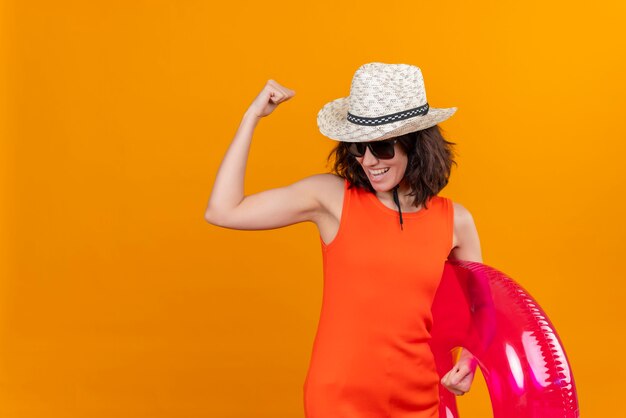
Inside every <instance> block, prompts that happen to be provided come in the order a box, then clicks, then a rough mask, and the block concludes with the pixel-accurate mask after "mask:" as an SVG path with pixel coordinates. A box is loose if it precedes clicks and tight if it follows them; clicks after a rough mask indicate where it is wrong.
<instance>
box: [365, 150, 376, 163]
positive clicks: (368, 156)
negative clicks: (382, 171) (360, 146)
mask: <svg viewBox="0 0 626 418" xmlns="http://www.w3.org/2000/svg"><path fill="white" fill-rule="evenodd" d="M376 164H378V158H376V157H374V155H372V151H371V150H370V147H365V154H363V165H366V166H373V165H376Z"/></svg>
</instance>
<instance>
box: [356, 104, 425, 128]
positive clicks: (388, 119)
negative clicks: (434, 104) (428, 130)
mask: <svg viewBox="0 0 626 418" xmlns="http://www.w3.org/2000/svg"><path fill="white" fill-rule="evenodd" d="M427 113H428V103H426V104H425V105H422V106H419V107H416V108H413V109H409V110H404V111H402V112H398V113H392V114H391V115H385V116H379V117H377V118H366V117H363V116H355V115H353V114H352V113H350V112H348V117H347V119H348V121H349V122H352V123H354V124H356V125H365V126H375V125H385V124H387V123H392V122H397V121H399V120H404V119H408V118H412V117H413V116H417V115H425V114H427Z"/></svg>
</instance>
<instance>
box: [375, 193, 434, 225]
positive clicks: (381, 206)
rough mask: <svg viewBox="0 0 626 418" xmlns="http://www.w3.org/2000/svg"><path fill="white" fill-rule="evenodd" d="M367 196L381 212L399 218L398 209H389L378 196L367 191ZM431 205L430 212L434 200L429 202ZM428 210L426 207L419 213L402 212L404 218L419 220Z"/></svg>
mask: <svg viewBox="0 0 626 418" xmlns="http://www.w3.org/2000/svg"><path fill="white" fill-rule="evenodd" d="M364 192H365V194H367V196H368V198H369V199H371V200H373V201H374V205H375V206H376V207H377V208H378V209H380V210H381V211H383V212H384V213H386V214H388V215H391V216H395V217H398V216H399V214H398V209H397V208H396V209H391V208H389V207H387V206H386V205H385V204H384V203H383V202H381V201H380V199H378V197H377V196H376V194H374V193H372V192H369V191H367V190H365V191H364ZM427 203H428V204H429V207H428V210H429V209H430V208H431V207H432V206H431V205H432V198H431V200H429V201H428V202H427ZM428 210H427V209H426V208H425V207H422V208H421V209H420V210H418V211H417V212H404V211H403V212H402V218H403V219H406V218H418V217H420V216H423V215H425V214H426V213H427V212H428Z"/></svg>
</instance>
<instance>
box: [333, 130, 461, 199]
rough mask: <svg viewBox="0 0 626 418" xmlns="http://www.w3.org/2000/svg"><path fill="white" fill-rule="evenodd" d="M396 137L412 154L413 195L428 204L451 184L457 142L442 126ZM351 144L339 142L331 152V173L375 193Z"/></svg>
mask: <svg viewBox="0 0 626 418" xmlns="http://www.w3.org/2000/svg"><path fill="white" fill-rule="evenodd" d="M396 138H398V144H400V146H401V147H402V149H403V150H404V151H405V152H406V154H407V157H408V161H407V166H406V172H405V173H404V179H405V180H407V183H408V184H409V185H410V186H411V192H410V195H411V196H415V198H414V200H413V203H414V205H415V207H418V206H419V205H425V204H426V202H427V201H428V199H430V198H431V197H432V196H435V195H437V193H439V191H440V190H441V189H443V188H444V187H445V186H446V185H447V184H448V179H449V178H450V171H451V169H452V164H454V165H457V163H456V161H454V150H453V147H454V145H456V143H454V142H450V141H448V140H446V139H445V138H444V137H443V135H442V133H441V128H439V125H435V126H431V127H430V128H426V129H422V130H421V131H416V132H410V133H408V134H404V135H401V136H398V137H396ZM348 145H349V143H347V142H339V143H338V144H337V145H336V146H335V147H334V148H333V149H332V151H331V152H330V154H329V155H328V162H329V163H332V168H331V172H332V173H334V174H337V175H338V176H340V177H343V178H344V179H346V180H348V182H349V183H350V185H349V187H350V188H352V187H361V188H363V189H366V190H368V191H369V192H371V193H375V192H376V191H375V190H374V188H373V187H372V185H371V184H370V181H369V179H368V178H367V175H366V174H365V172H364V171H363V167H361V164H359V162H358V161H357V160H356V158H355V157H354V156H353V155H352V154H350V153H349V152H348Z"/></svg>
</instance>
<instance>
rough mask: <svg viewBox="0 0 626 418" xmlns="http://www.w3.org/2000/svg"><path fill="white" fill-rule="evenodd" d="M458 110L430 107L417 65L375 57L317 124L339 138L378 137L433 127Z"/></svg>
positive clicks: (327, 107)
mask: <svg viewBox="0 0 626 418" xmlns="http://www.w3.org/2000/svg"><path fill="white" fill-rule="evenodd" d="M456 109H457V108H456V107H448V108H434V107H429V105H428V102H427V100H426V90H425V89H424V78H423V77H422V71H421V70H420V69H419V68H418V67H416V66H414V65H408V64H384V63H380V62H372V63H369V64H363V65H362V66H361V67H359V69H358V70H356V72H355V73H354V76H353V78H352V84H351V86H350V95H349V96H348V97H342V98H339V99H336V100H333V101H332V102H329V103H327V104H326V105H324V107H322V109H321V110H320V111H319V113H318V114H317V126H318V127H319V129H320V132H321V133H322V134H323V135H325V136H327V137H328V138H330V139H334V140H335V141H344V142H369V141H380V140H383V139H388V138H392V137H395V136H399V135H404V134H407V133H410V132H415V131H419V130H422V129H426V128H429V127H431V126H434V125H436V124H438V123H439V122H442V121H444V120H446V119H448V118H449V117H450V116H452V115H453V114H454V112H456Z"/></svg>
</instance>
